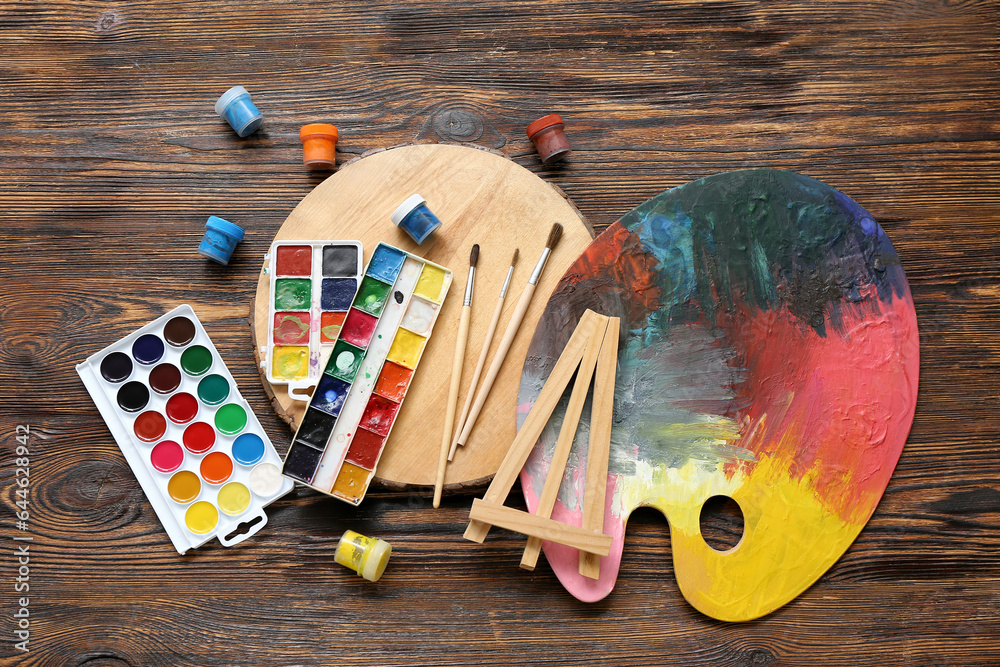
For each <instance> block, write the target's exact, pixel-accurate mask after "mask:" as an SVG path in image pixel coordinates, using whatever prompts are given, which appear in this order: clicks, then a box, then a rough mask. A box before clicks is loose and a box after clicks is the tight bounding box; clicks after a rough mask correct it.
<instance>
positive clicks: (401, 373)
mask: <svg viewBox="0 0 1000 667" xmlns="http://www.w3.org/2000/svg"><path fill="white" fill-rule="evenodd" d="M412 375H413V371H412V370H410V369H409V368H406V367H405V366H400V365H399V364H394V363H392V362H391V361H387V362H385V363H384V364H383V365H382V371H381V372H380V373H379V375H378V382H376V383H375V393H376V394H379V395H381V396H385V397H386V398H388V399H389V400H392V401H396V402H397V403H401V402H402V401H403V396H404V395H405V394H406V386H407V385H408V384H409V383H410V377H411V376H412Z"/></svg>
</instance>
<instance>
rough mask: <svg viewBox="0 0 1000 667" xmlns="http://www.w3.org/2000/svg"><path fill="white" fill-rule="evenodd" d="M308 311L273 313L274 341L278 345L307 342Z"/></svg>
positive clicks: (303, 343) (306, 343)
mask: <svg viewBox="0 0 1000 667" xmlns="http://www.w3.org/2000/svg"><path fill="white" fill-rule="evenodd" d="M309 322H310V319H309V313H307V312H300V313H275V314H274V342H275V343H278V344H279V345H308V344H309Z"/></svg>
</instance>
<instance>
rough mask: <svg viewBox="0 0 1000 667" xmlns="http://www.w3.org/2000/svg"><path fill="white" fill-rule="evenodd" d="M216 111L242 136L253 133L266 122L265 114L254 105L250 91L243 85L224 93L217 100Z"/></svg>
mask: <svg viewBox="0 0 1000 667" xmlns="http://www.w3.org/2000/svg"><path fill="white" fill-rule="evenodd" d="M215 113H217V114H219V115H220V116H222V117H223V118H225V119H226V122H227V123H229V127H231V128H233V130H234V131H235V132H236V134H238V135H239V136H241V137H246V136H248V135H251V134H253V133H254V132H256V131H257V128H259V127H260V124H261V123H263V122H264V114H262V113H261V112H260V110H259V109H258V108H257V107H256V106H254V103H253V100H251V99H250V93H248V92H247V89H246V88H244V87H243V86H233V87H232V88H230V89H229V90H227V91H226V92H224V93H222V97H220V98H219V99H218V100H216V102H215Z"/></svg>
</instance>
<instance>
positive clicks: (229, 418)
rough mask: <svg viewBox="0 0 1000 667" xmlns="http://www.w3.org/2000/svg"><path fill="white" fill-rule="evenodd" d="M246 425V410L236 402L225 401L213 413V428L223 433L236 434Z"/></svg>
mask: <svg viewBox="0 0 1000 667" xmlns="http://www.w3.org/2000/svg"><path fill="white" fill-rule="evenodd" d="M246 425H247V411H246V410H245V409H243V406H241V405H237V404H236V403H227V404H226V405H223V406H222V407H221V408H219V411H218V412H216V413H215V428H217V429H219V432H220V433H222V434H224V435H236V434H237V433H239V432H240V431H242V430H243V429H244V428H246Z"/></svg>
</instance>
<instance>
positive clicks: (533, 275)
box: [528, 248, 552, 285]
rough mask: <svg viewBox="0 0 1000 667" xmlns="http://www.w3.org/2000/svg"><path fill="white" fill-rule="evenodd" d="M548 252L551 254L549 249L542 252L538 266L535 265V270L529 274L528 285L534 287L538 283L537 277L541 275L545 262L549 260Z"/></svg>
mask: <svg viewBox="0 0 1000 667" xmlns="http://www.w3.org/2000/svg"><path fill="white" fill-rule="evenodd" d="M550 252H552V249H551V248H546V249H545V250H543V251H542V256H541V257H539V258H538V264H535V270H534V271H532V272H531V277H530V278H528V284H529V285H534V284H536V283H537V282H538V277H539V276H540V275H542V269H544V268H545V260H547V259H548V258H549V253H550Z"/></svg>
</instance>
